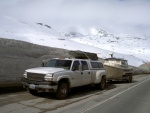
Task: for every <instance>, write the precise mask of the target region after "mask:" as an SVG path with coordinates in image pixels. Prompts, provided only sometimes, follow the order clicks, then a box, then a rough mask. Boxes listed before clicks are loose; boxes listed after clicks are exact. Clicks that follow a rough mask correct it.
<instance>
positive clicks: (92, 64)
mask: <svg viewBox="0 0 150 113" xmlns="http://www.w3.org/2000/svg"><path fill="white" fill-rule="evenodd" d="M91 66H92V68H103V64H102V63H101V62H91Z"/></svg>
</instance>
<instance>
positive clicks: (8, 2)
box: [0, 0, 150, 35]
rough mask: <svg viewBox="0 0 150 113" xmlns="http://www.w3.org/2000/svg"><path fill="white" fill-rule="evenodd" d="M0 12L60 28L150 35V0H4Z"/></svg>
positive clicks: (86, 32)
mask: <svg viewBox="0 0 150 113" xmlns="http://www.w3.org/2000/svg"><path fill="white" fill-rule="evenodd" d="M0 15H2V16H12V17H14V18H18V19H23V20H28V21H32V22H43V23H46V24H49V25H50V26H52V27H53V28H55V29H57V30H59V31H77V32H81V33H84V34H88V33H90V29H92V28H100V29H104V30H106V31H108V32H112V33H113V32H114V33H125V34H144V35H150V0H0Z"/></svg>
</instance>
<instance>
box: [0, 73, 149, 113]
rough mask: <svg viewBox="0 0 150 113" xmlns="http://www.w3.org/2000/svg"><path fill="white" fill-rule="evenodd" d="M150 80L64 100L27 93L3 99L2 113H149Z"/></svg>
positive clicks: (75, 93) (77, 92) (83, 90)
mask: <svg viewBox="0 0 150 113" xmlns="http://www.w3.org/2000/svg"><path fill="white" fill-rule="evenodd" d="M149 86H150V76H149V75H138V76H134V81H133V83H123V82H113V83H111V84H108V85H107V88H106V89H105V90H103V91H100V90H96V89H95V88H94V87H89V86H85V87H80V88H75V89H73V90H71V93H70V96H69V98H68V99H65V100H56V99H55V98H54V96H53V95H52V94H49V93H39V95H37V96H33V95H31V94H29V93H28V92H26V91H23V92H18V93H9V94H2V95H0V113H150V88H149Z"/></svg>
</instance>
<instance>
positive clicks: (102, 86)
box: [97, 76, 106, 90]
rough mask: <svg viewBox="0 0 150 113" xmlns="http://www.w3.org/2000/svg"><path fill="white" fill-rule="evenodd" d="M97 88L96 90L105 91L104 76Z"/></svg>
mask: <svg viewBox="0 0 150 113" xmlns="http://www.w3.org/2000/svg"><path fill="white" fill-rule="evenodd" d="M97 87H98V89H101V90H103V89H105V87H106V76H103V77H102V79H101V81H100V83H99V84H97Z"/></svg>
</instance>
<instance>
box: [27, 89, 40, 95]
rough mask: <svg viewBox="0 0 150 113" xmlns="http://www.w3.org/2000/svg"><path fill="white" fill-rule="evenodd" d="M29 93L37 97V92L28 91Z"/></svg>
mask: <svg viewBox="0 0 150 113" xmlns="http://www.w3.org/2000/svg"><path fill="white" fill-rule="evenodd" d="M28 91H29V93H30V94H32V95H37V93H38V92H37V91H36V90H32V89H28Z"/></svg>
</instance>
